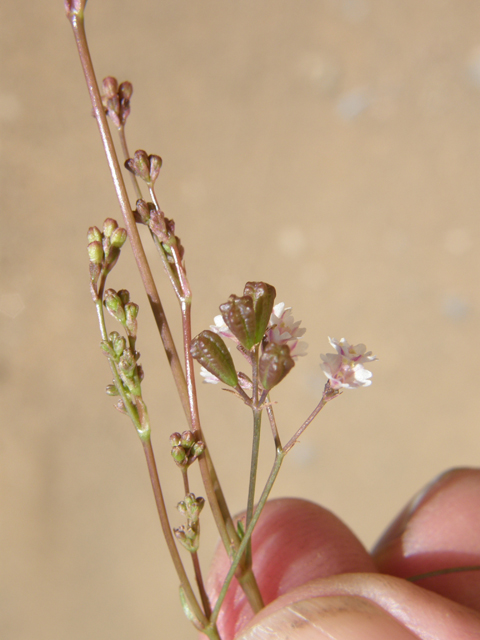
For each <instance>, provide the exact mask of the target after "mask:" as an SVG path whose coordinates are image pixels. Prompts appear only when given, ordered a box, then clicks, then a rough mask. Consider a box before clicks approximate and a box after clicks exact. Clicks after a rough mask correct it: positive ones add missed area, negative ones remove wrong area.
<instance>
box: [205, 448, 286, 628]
mask: <svg viewBox="0 0 480 640" xmlns="http://www.w3.org/2000/svg"><path fill="white" fill-rule="evenodd" d="M285 455H286V453H285V451H284V450H283V449H277V452H276V456H275V462H274V464H273V467H272V470H271V472H270V475H269V477H268V480H267V483H266V485H265V488H264V489H263V491H262V495H261V496H260V500H259V502H258V505H257V508H256V509H255V511H254V514H253V517H252V520H251V521H250V524H249V526H248V527H247V529H246V531H245V535H244V537H243V540H242V542H241V543H240V546H239V548H238V550H237V553H236V554H235V558H234V560H233V562H232V564H231V566H230V569H229V571H228V573H227V577H226V578H225V582H224V583H223V586H222V590H221V591H220V594H219V596H218V599H217V602H216V603H215V607H214V609H213V612H212V615H211V617H210V624H212V625H215V624H216V622H217V619H218V614H219V613H220V608H221V606H222V603H223V601H224V599H225V596H226V595H227V591H228V587H229V586H230V583H231V581H232V578H233V576H234V575H235V571H236V569H237V567H238V565H239V563H240V560H241V558H242V556H243V553H244V552H245V550H246V548H247V545H248V543H249V542H250V540H251V537H252V533H253V530H254V528H255V525H256V524H257V522H258V519H259V517H260V514H261V513H262V511H263V508H264V506H265V503H266V502H267V499H268V496H269V495H270V491H271V490H272V487H273V484H274V482H275V480H276V478H277V475H278V472H279V471H280V467H281V466H282V462H283V459H284V457H285Z"/></svg>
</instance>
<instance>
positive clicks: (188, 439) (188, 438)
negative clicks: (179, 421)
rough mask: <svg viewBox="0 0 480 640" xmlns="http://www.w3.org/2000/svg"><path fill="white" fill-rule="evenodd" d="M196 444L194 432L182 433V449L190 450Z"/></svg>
mask: <svg viewBox="0 0 480 640" xmlns="http://www.w3.org/2000/svg"><path fill="white" fill-rule="evenodd" d="M194 443H195V434H194V433H193V432H192V431H184V432H183V433H182V447H185V449H190V447H191V446H192V445H193V444H194Z"/></svg>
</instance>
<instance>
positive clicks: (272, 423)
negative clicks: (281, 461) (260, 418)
mask: <svg viewBox="0 0 480 640" xmlns="http://www.w3.org/2000/svg"><path fill="white" fill-rule="evenodd" d="M267 415H268V419H269V421H270V427H271V429H272V434H273V440H274V442H275V448H276V449H281V448H282V443H281V441H280V434H279V433H278V429H277V421H276V420H275V414H274V413H273V407H272V405H271V404H267Z"/></svg>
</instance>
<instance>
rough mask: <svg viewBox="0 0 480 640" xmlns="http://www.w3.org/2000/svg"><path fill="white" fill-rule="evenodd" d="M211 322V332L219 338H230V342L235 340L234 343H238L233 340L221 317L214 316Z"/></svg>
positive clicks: (233, 337)
mask: <svg viewBox="0 0 480 640" xmlns="http://www.w3.org/2000/svg"><path fill="white" fill-rule="evenodd" d="M213 321H214V323H215V324H211V325H210V329H211V330H212V331H214V332H215V333H218V334H219V335H220V336H223V337H224V338H230V339H231V340H235V342H238V340H237V339H236V338H235V336H234V335H233V333H232V332H231V331H230V329H229V328H228V327H227V325H226V324H225V322H224V320H223V317H222V316H221V315H218V316H215V317H214V319H213Z"/></svg>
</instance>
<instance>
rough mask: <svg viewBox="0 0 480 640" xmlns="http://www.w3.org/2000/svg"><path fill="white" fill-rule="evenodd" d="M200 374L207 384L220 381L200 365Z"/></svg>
mask: <svg viewBox="0 0 480 640" xmlns="http://www.w3.org/2000/svg"><path fill="white" fill-rule="evenodd" d="M200 375H201V376H202V378H203V381H204V382H207V383H208V384H218V383H219V382H220V380H219V379H218V378H217V376H214V375H213V373H210V371H207V369H205V367H204V366H201V367H200Z"/></svg>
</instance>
